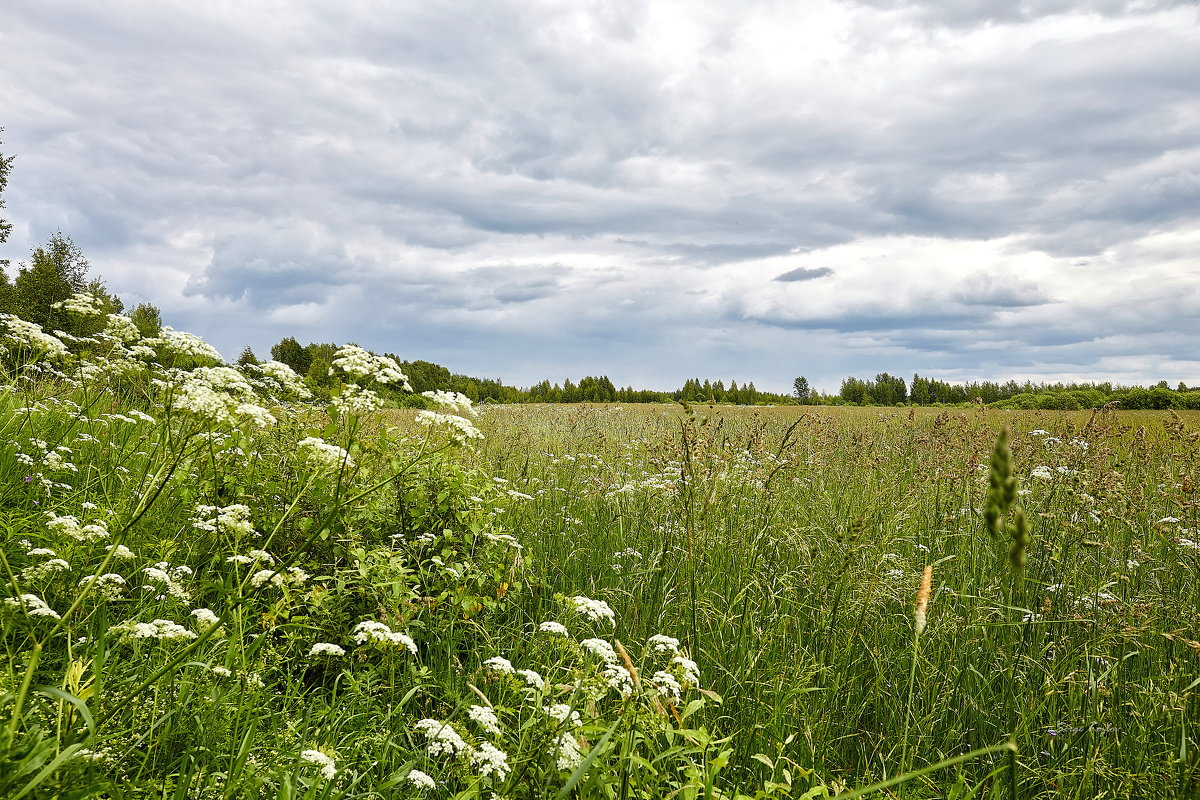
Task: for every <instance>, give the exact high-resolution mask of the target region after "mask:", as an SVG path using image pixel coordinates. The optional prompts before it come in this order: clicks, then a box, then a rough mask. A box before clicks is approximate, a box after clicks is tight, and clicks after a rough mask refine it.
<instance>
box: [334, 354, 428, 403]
mask: <svg viewBox="0 0 1200 800" xmlns="http://www.w3.org/2000/svg"><path fill="white" fill-rule="evenodd" d="M333 366H334V368H335V369H340V370H341V371H342V372H344V373H346V374H347V375H351V376H354V377H356V378H373V379H374V380H376V381H378V382H379V383H399V384H400V385H402V386H403V387H404V388H405V389H406V390H407V391H412V387H410V386H409V385H408V376H407V375H405V374H404V373H403V372H402V371H401V369H400V365H399V364H397V363H396V362H395V361H393V360H392V359H390V358H388V357H386V356H377V355H375V354H374V353H370V352H368V351H366V350H364V349H362V348H361V347H357V346H355V345H352V344H349V345H346V346H345V347H343V348H341V349H340V350H338V351H337V352H336V353H334V357H333Z"/></svg>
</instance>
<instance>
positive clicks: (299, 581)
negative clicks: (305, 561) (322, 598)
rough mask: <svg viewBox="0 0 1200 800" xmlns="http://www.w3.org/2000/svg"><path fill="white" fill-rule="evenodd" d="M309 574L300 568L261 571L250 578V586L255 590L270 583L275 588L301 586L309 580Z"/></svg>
mask: <svg viewBox="0 0 1200 800" xmlns="http://www.w3.org/2000/svg"><path fill="white" fill-rule="evenodd" d="M308 577H309V575H308V573H307V572H305V571H304V570H302V569H300V568H299V567H288V568H287V569H286V570H282V571H280V570H274V569H260V570H259V571H258V572H256V573H254V574H253V575H251V576H250V585H251V586H253V587H254V588H255V589H257V588H259V587H260V586H264V585H266V584H267V583H268V582H269V583H271V584H272V585H274V586H278V587H280V588H283V587H284V586H301V585H303V583H304V582H305V581H306V580H308Z"/></svg>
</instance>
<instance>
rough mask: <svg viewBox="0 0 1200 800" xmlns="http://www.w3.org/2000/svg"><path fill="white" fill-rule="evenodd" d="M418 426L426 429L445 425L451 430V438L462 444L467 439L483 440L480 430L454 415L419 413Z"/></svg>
mask: <svg viewBox="0 0 1200 800" xmlns="http://www.w3.org/2000/svg"><path fill="white" fill-rule="evenodd" d="M417 424H418V425H424V426H425V427H426V428H432V427H434V426H435V425H443V426H445V427H446V428H448V429H449V433H450V437H451V438H452V439H454V440H455V441H457V442H460V443H461V442H465V441H466V440H467V439H482V438H483V433H482V432H481V431H480V430H479V429H478V428H476V427H475V426H474V425H472V424H471V423H470V422H469V421H468V420H466V419H464V418H463V417H457V416H455V415H453V414H439V413H438V412H436V411H418V412H417Z"/></svg>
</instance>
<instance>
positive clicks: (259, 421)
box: [233, 403, 277, 428]
mask: <svg viewBox="0 0 1200 800" xmlns="http://www.w3.org/2000/svg"><path fill="white" fill-rule="evenodd" d="M233 413H234V416H237V417H241V418H242V419H243V420H245V421H246V422H249V423H250V424H251V425H253V426H254V427H256V428H269V427H271V426H272V425H274V424H275V423H276V422H277V420H276V419H275V417H273V416H272V415H271V412H269V411H267V410H266V409H265V408H263V407H262V406H258V405H255V404H254V403H242V404H241V405H239V406H238V407H237V408H235V409H234V410H233Z"/></svg>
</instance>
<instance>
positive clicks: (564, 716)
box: [542, 703, 583, 729]
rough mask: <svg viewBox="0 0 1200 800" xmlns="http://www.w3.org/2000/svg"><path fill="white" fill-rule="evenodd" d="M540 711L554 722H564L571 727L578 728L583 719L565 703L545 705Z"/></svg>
mask: <svg viewBox="0 0 1200 800" xmlns="http://www.w3.org/2000/svg"><path fill="white" fill-rule="evenodd" d="M542 711H544V712H545V714H546V716H548V717H550V718H551V719H552V720H554V721H555V722H558V723H560V724H565V725H566V726H567V727H569V728H571V729H575V728H578V727H579V726H580V725H582V724H583V721H582V720H581V719H580V717H579V712H578V711H575V710H574V709H572V708H571V707H570V706H569V705H567V704H566V703H554V704H551V705H545V706H542Z"/></svg>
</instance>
